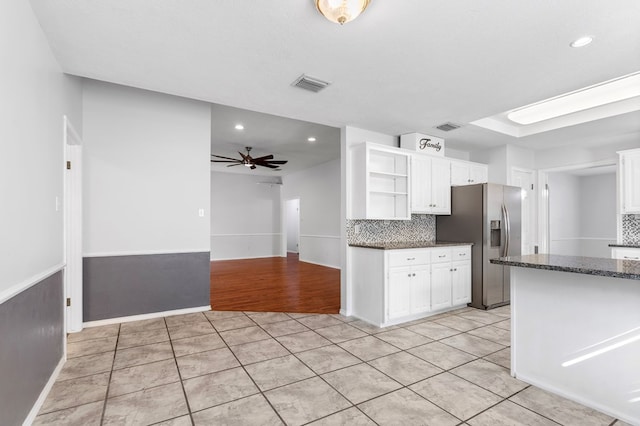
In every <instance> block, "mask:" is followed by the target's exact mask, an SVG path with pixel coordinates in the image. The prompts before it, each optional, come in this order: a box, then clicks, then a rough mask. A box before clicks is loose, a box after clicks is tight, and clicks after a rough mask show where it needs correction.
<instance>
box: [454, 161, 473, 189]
mask: <svg viewBox="0 0 640 426" xmlns="http://www.w3.org/2000/svg"><path fill="white" fill-rule="evenodd" d="M451 185H452V186H462V185H469V166H468V165H467V163H461V162H458V161H452V162H451Z"/></svg>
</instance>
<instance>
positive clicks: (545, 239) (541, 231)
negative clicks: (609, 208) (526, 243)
mask: <svg viewBox="0 0 640 426" xmlns="http://www.w3.org/2000/svg"><path fill="white" fill-rule="evenodd" d="M613 165H615V166H617V165H618V160H617V159H616V158H611V159H608V160H599V161H591V162H588V163H580V164H573V165H570V166H560V167H552V168H549V169H540V170H538V191H537V196H538V200H539V202H538V243H539V252H540V253H549V243H550V235H549V232H550V226H549V186H548V185H549V173H561V172H567V171H570V170H580V169H588V168H591V167H601V166H613ZM619 174H620V170H619V167H616V194H617V193H619V189H618V186H619V182H620V177H619ZM616 204H617V205H618V207H616V212H618V213H619V210H618V209H619V203H616ZM616 228H617V234H618V237H617V238H618V241H620V238H621V235H620V234H621V229H622V217H621V215H620V214H616Z"/></svg>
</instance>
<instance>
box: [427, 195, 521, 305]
mask: <svg viewBox="0 0 640 426" xmlns="http://www.w3.org/2000/svg"><path fill="white" fill-rule="evenodd" d="M521 200H522V195H521V189H520V188H518V187H515V186H506V185H498V184H493V183H483V184H478V185H468V186H455V187H453V188H451V216H437V217H436V240H438V241H451V242H470V243H473V246H472V248H471V303H470V304H469V306H473V307H474V308H479V309H491V308H496V307H498V306H502V305H506V304H508V303H509V301H510V299H511V291H510V283H509V281H510V275H509V267H508V266H502V265H494V264H491V263H489V259H493V258H497V257H503V256H517V255H520V252H521V237H520V229H521V217H522V216H521V203H522V201H521Z"/></svg>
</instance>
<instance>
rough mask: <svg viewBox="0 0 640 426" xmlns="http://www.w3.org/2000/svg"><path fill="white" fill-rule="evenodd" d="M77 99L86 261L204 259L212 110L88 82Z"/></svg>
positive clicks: (186, 101)
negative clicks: (161, 256)
mask: <svg viewBox="0 0 640 426" xmlns="http://www.w3.org/2000/svg"><path fill="white" fill-rule="evenodd" d="M83 100H84V148H83V149H84V175H85V180H84V194H83V196H84V215H85V216H84V217H85V223H84V250H85V256H105V255H109V256H114V255H132V254H157V253H184V252H208V251H209V196H210V194H209V167H210V166H209V154H210V129H211V124H210V123H211V115H210V114H211V111H210V105H209V104H206V103H204V102H199V101H193V100H189V99H185V98H179V97H176V96H170V95H164V94H160V93H155V92H149V91H145V90H140V89H134V88H129V87H124V86H118V85H115V84H109V83H102V82H98V81H93V80H86V81H85V85H84V98H83ZM200 209H201V210H202V217H201V216H199V210H200Z"/></svg>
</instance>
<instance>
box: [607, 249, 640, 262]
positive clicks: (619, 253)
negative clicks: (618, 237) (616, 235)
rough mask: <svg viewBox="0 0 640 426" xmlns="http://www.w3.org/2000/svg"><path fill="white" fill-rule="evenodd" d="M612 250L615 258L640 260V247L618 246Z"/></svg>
mask: <svg viewBox="0 0 640 426" xmlns="http://www.w3.org/2000/svg"><path fill="white" fill-rule="evenodd" d="M612 252H613V253H612V254H613V258H614V259H623V260H640V249H634V248H618V247H616V248H614V249H613V250H612Z"/></svg>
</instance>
